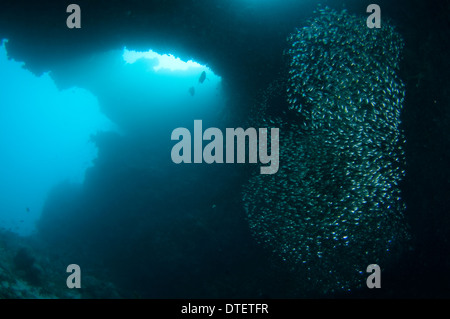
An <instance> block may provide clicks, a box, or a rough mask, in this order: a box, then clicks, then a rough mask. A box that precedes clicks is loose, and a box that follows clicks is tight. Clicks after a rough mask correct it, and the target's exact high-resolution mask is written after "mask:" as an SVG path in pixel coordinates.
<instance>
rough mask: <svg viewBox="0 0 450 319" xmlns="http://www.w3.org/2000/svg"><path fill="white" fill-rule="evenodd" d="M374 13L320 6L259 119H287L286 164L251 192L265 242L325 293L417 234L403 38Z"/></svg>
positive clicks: (247, 189)
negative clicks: (372, 20) (408, 191)
mask: <svg viewBox="0 0 450 319" xmlns="http://www.w3.org/2000/svg"><path fill="white" fill-rule="evenodd" d="M365 19H366V18H365V17H356V16H352V15H350V14H348V13H347V12H346V11H342V12H340V13H338V12H335V11H332V10H330V9H320V10H319V11H318V14H317V16H316V17H315V18H314V19H312V20H310V21H309V26H307V27H304V28H302V29H298V30H297V31H296V32H295V33H294V34H292V35H291V36H290V37H289V38H288V43H289V45H290V47H289V49H287V50H286V51H285V55H286V57H287V58H288V61H289V71H288V75H287V80H281V81H279V82H277V83H275V84H274V85H273V86H272V87H271V88H270V90H269V92H266V93H267V94H266V96H265V97H264V101H263V102H262V104H263V107H262V109H260V110H259V114H258V115H257V116H256V118H255V120H256V122H258V124H260V125H262V126H261V127H267V125H271V126H274V127H280V169H279V172H278V173H277V174H274V175H256V176H254V177H252V178H251V179H250V181H249V182H248V184H246V185H245V186H244V191H243V200H244V207H245V209H246V213H247V217H248V221H249V224H250V228H251V230H252V232H253V234H254V236H255V238H256V239H257V241H258V242H259V243H261V244H263V245H265V246H267V247H268V248H269V249H270V250H271V251H273V253H275V254H276V255H279V256H280V257H281V258H282V260H284V261H285V262H286V263H287V265H288V266H289V268H290V269H292V271H294V272H298V274H306V275H305V279H306V280H307V282H305V286H306V285H307V286H308V287H312V288H313V289H315V290H316V291H319V292H321V293H327V292H333V291H340V290H350V289H352V288H355V287H358V286H361V285H365V280H366V278H367V276H368V274H367V273H366V268H367V266H368V265H369V264H374V263H376V264H379V265H380V266H381V268H382V269H383V267H385V266H387V265H388V264H390V263H392V262H393V261H394V260H395V258H396V257H397V256H398V255H399V254H400V252H401V250H402V248H403V247H404V245H405V241H406V240H407V239H408V229H407V225H406V223H405V221H404V216H403V213H404V210H405V205H404V203H403V202H402V201H401V198H400V190H399V182H400V181H401V179H402V177H403V176H404V170H403V166H404V163H405V159H404V151H403V143H404V141H405V139H404V136H403V134H402V131H401V128H400V127H399V125H400V110H401V108H402V103H403V100H404V85H403V83H402V81H401V80H400V79H399V78H398V77H397V75H396V71H397V70H398V68H399V58H400V52H401V50H402V48H403V41H402V39H401V37H400V36H399V34H398V33H396V31H395V30H394V28H393V27H392V26H390V25H389V24H388V23H386V21H385V20H383V25H382V28H381V29H369V28H368V27H367V26H366V20H365ZM283 88H284V90H285V91H284V92H283V91H281V90H283ZM274 92H283V93H276V94H278V95H280V94H285V95H284V97H285V98H286V99H287V103H285V107H286V110H285V113H286V115H284V116H281V115H277V116H275V115H273V114H268V112H269V109H270V107H271V105H267V104H270V103H268V101H269V99H271V97H270V96H271V95H272V94H274ZM274 100H275V103H277V102H276V101H279V98H275V99H274ZM272 107H273V105H272ZM276 107H279V105H278V104H277V105H276ZM264 125H265V126H264Z"/></svg>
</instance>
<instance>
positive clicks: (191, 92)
mask: <svg viewBox="0 0 450 319" xmlns="http://www.w3.org/2000/svg"><path fill="white" fill-rule="evenodd" d="M188 92H189V94H190V95H191V96H194V95H195V87H193V86H191V87H190V88H189V90H188Z"/></svg>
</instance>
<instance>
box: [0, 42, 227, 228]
mask: <svg viewBox="0 0 450 319" xmlns="http://www.w3.org/2000/svg"><path fill="white" fill-rule="evenodd" d="M5 43H6V41H5V40H4V41H3V42H2V45H1V46H0V70H1V72H0V87H1V90H0V101H1V105H2V107H1V108H0V149H1V152H2V157H1V159H0V176H1V179H0V227H2V228H4V229H8V230H11V231H13V232H16V233H18V234H20V235H30V234H32V233H34V232H35V231H36V225H35V224H36V221H37V220H38V219H39V218H40V216H41V212H42V210H43V207H44V204H45V201H46V198H47V195H48V193H49V191H50V190H51V189H52V188H53V187H55V186H56V185H58V184H59V183H61V182H70V183H75V184H80V185H82V184H83V181H84V177H85V173H86V169H87V168H89V167H92V165H93V162H94V161H95V159H96V157H97V148H96V145H95V143H93V142H92V139H91V137H92V136H93V135H95V134H96V133H97V132H116V133H118V134H132V132H133V131H138V132H141V131H142V130H148V128H149V127H152V130H151V131H150V132H152V134H154V135H155V136H156V137H155V139H159V138H164V136H160V135H158V132H159V130H160V129H162V128H163V127H165V123H167V122H171V123H174V125H177V124H178V125H181V124H182V123H183V120H185V119H187V118H189V115H190V114H196V115H197V116H203V117H207V116H211V114H219V113H220V111H221V110H222V108H223V105H224V100H223V98H222V96H221V78H220V77H219V76H217V75H215V74H214V73H213V72H212V71H211V70H210V69H209V68H207V67H206V66H202V65H200V64H198V63H195V62H193V61H187V62H184V61H181V60H180V59H177V58H175V57H173V56H168V55H167V54H166V55H159V54H153V56H152V57H151V58H148V57H146V56H145V54H140V55H139V53H136V52H135V51H132V50H127V49H123V50H117V51H112V52H105V53H104V54H97V55H93V56H90V57H88V58H86V59H81V60H79V61H78V62H77V65H76V66H75V67H74V68H73V69H72V72H73V76H74V77H75V78H78V79H81V82H82V83H84V85H85V87H83V88H80V87H76V86H73V87H70V88H64V89H60V88H58V87H57V86H56V85H55V82H54V80H53V79H52V74H51V72H49V73H45V74H43V75H41V76H36V75H34V74H32V73H31V72H30V71H28V70H26V68H24V63H22V62H20V61H14V60H11V59H8V53H7V50H6V48H5ZM133 54H134V58H132V57H133ZM147 56H148V54H147ZM130 57H131V58H130ZM159 59H161V62H159ZM203 71H205V72H207V73H206V74H207V78H206V80H205V81H204V82H203V83H199V81H198V79H199V76H200V75H201V73H202V72H203ZM191 87H194V91H195V93H194V94H193V95H192V94H191V93H190V92H189V89H190V88H191ZM96 94H99V95H101V96H103V97H105V96H106V98H109V99H111V100H114V101H113V102H112V103H111V104H113V106H114V107H116V114H126V122H123V123H119V124H122V126H121V125H118V124H117V123H114V121H112V120H111V118H109V117H108V115H106V114H105V113H103V112H102V106H101V101H99V100H98V98H97V96H96ZM108 102H109V101H108ZM113 117H114V116H113ZM169 118H170V119H171V121H168V119H169ZM177 119H178V120H179V121H180V122H179V123H177V122H176V121H177ZM171 125H172V124H171ZM169 137H170V135H169ZM166 138H167V136H166ZM149 143H152V140H149ZM61 214H63V212H61Z"/></svg>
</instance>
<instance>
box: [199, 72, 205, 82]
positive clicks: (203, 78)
mask: <svg viewBox="0 0 450 319" xmlns="http://www.w3.org/2000/svg"><path fill="white" fill-rule="evenodd" d="M205 80H206V71H203V72H202V74H200V77H199V78H198V82H199V83H200V84H202V83H203V82H205Z"/></svg>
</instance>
